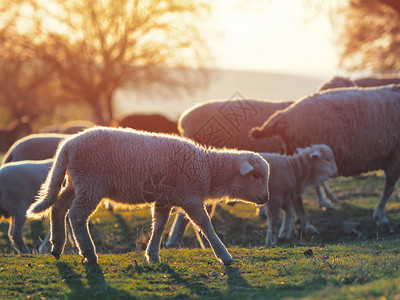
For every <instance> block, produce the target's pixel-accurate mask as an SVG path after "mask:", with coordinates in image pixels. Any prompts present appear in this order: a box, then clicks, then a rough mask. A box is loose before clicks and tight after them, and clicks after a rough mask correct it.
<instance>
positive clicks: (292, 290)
mask: <svg viewBox="0 0 400 300" xmlns="http://www.w3.org/2000/svg"><path fill="white" fill-rule="evenodd" d="M383 184H384V178H383V175H382V173H379V172H377V173H369V174H366V175H362V176H358V177H353V178H338V179H335V180H332V182H330V187H331V188H332V190H333V192H334V193H335V195H337V196H338V197H339V198H340V200H341V201H340V203H339V204H336V205H335V208H336V209H335V210H334V211H321V210H320V209H319V207H318V205H317V203H316V200H315V196H314V194H313V192H312V190H311V189H310V190H308V191H307V192H306V194H305V197H304V198H305V205H306V209H307V211H308V213H309V218H310V222H311V223H312V224H313V225H314V226H316V227H317V229H318V230H319V231H320V234H318V235H316V236H314V237H304V236H301V235H299V236H296V237H295V238H294V241H293V242H292V243H289V244H285V245H279V246H278V247H276V248H273V249H265V248H264V247H263V245H264V239H265V235H266V231H267V225H266V222H265V221H262V220H259V219H258V218H257V217H256V215H255V208H254V207H252V206H250V205H245V204H236V205H235V206H233V207H231V206H222V207H219V208H218V209H217V210H216V213H215V217H214V219H213V224H214V227H215V229H216V231H217V233H218V235H219V237H220V238H221V240H222V241H223V242H224V244H225V245H226V246H227V247H228V248H229V251H230V253H231V254H232V255H233V257H234V259H235V261H236V263H235V264H234V265H233V266H231V267H224V266H223V265H221V264H220V263H219V262H218V261H217V260H216V259H215V257H214V255H213V253H212V251H211V250H209V249H208V250H202V249H198V248H197V247H198V243H197V240H196V237H195V233H194V231H193V229H192V228H188V230H187V232H186V235H185V238H184V247H185V248H183V249H164V248H163V249H162V250H161V260H162V263H161V264H147V263H146V261H145V257H144V252H143V249H144V247H145V244H146V242H147V240H148V238H149V232H150V229H151V215H150V211H149V209H139V210H135V211H115V212H110V211H107V210H105V209H103V208H100V209H99V210H98V211H97V212H96V214H95V215H94V216H93V217H92V218H91V222H90V230H91V233H92V236H93V239H94V241H95V244H96V247H97V251H98V253H99V266H95V267H94V266H88V265H86V264H83V263H82V258H81V257H80V256H79V255H77V254H75V251H74V250H73V249H72V247H71V246H70V245H69V244H68V245H67V249H66V251H65V255H63V256H61V258H60V260H59V261H58V262H56V260H55V259H54V258H53V257H51V256H50V255H34V254H32V255H15V254H12V250H11V247H10V245H9V241H8V236H7V230H8V222H7V221H6V220H3V221H2V222H0V299H26V298H33V299H52V298H53V299H60V298H62V299H126V298H127V299H158V298H182V299H186V298H206V299H287V298H306V299H325V298H327V299H360V298H369V299H377V298H387V299H396V298H398V297H400V267H399V266H400V255H399V254H400V239H399V237H400V200H399V199H400V198H399V192H397V191H396V192H395V193H394V195H393V196H392V198H391V200H390V202H389V204H388V207H387V216H388V218H389V219H390V225H388V226H383V227H377V226H376V224H375V222H374V220H373V219H372V213H373V210H374V208H375V206H376V204H377V202H378V198H379V194H380V192H381V190H382V188H383ZM174 217H175V216H174V215H173V216H172V217H171V220H170V221H169V223H168V225H167V227H168V228H167V230H166V233H167V232H168V230H169V227H170V226H171V224H172V220H173V218H174ZM47 230H48V222H47V221H46V220H44V221H28V222H27V225H26V228H25V240H26V242H27V244H28V246H29V247H30V248H32V249H33V250H34V251H35V248H37V247H38V245H39V244H40V238H43V237H44V235H45V234H46V233H47ZM164 240H165V238H164ZM310 250H311V251H310ZM311 252H312V254H311V255H306V254H309V253H311Z"/></svg>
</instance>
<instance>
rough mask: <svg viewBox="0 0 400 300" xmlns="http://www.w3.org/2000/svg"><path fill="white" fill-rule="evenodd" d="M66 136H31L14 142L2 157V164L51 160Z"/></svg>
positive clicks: (47, 134)
mask: <svg viewBox="0 0 400 300" xmlns="http://www.w3.org/2000/svg"><path fill="white" fill-rule="evenodd" d="M69 136H70V135H68V134H60V133H40V134H31V135H28V136H26V137H24V138H22V139H19V140H18V141H16V142H15V143H14V144H13V145H12V146H11V148H10V149H9V150H8V151H7V153H6V154H5V155H4V157H3V160H2V162H1V163H2V164H6V163H9V162H12V161H21V160H42V159H48V158H52V157H53V156H54V154H55V152H56V150H57V147H58V144H59V143H60V141H61V140H63V139H65V138H67V137H69Z"/></svg>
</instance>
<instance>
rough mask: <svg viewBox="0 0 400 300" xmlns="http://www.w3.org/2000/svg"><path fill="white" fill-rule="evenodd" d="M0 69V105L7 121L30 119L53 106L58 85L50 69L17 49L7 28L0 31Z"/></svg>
mask: <svg viewBox="0 0 400 300" xmlns="http://www.w3.org/2000/svg"><path fill="white" fill-rule="evenodd" d="M3 29H4V28H3ZM0 69H1V72H0V107H2V109H3V111H7V112H8V117H9V119H10V120H21V119H22V118H24V117H28V118H27V119H28V120H30V121H34V120H35V119H37V118H38V117H39V116H40V115H43V114H46V113H48V112H50V111H51V110H52V109H53V108H54V107H55V105H56V103H55V101H56V100H57V99H58V97H59V92H60V88H59V82H58V81H57V78H56V77H55V76H54V75H55V73H54V70H53V68H52V67H51V66H49V65H46V64H44V63H43V62H42V61H41V60H40V59H37V58H34V57H32V56H29V55H28V53H26V52H24V51H21V49H20V48H18V44H17V43H15V36H10V35H8V32H7V30H1V31H0ZM49 90H51V93H49V92H48V91H49ZM24 119H26V118H24Z"/></svg>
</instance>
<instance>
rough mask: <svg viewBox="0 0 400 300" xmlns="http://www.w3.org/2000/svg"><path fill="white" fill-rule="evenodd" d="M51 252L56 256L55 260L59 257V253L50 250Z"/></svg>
mask: <svg viewBox="0 0 400 300" xmlns="http://www.w3.org/2000/svg"><path fill="white" fill-rule="evenodd" d="M51 254H52V255H53V256H54V257H55V258H56V260H59V259H60V253H56V252H54V251H51Z"/></svg>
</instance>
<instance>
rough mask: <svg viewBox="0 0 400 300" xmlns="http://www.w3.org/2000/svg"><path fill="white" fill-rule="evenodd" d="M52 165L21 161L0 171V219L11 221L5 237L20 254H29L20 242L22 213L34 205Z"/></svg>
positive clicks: (22, 227)
mask: <svg viewBox="0 0 400 300" xmlns="http://www.w3.org/2000/svg"><path fill="white" fill-rule="evenodd" d="M52 162H53V161H52V160H51V159H49V160H44V161H22V162H16V163H8V164H6V165H4V166H1V167H0V218H1V216H4V217H5V218H10V217H11V222H10V227H9V231H8V236H9V238H10V241H11V243H12V245H13V246H14V248H15V249H16V250H17V251H18V252H20V253H30V251H29V249H28V247H27V246H26V245H25V243H24V240H23V238H22V231H23V229H24V225H25V221H26V211H27V210H28V208H29V206H30V205H31V204H32V203H33V202H34V201H35V196H36V194H37V192H38V191H39V188H40V185H41V184H42V183H43V182H44V181H45V179H46V177H47V173H48V172H49V170H50V167H51V165H52ZM41 247H43V244H42V246H41Z"/></svg>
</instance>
